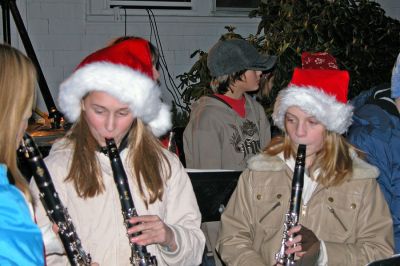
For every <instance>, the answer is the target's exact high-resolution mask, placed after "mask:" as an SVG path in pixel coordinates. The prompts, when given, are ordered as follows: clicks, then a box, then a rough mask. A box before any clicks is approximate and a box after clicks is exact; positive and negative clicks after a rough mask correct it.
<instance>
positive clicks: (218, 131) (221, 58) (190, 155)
mask: <svg viewBox="0 0 400 266" xmlns="http://www.w3.org/2000/svg"><path fill="white" fill-rule="evenodd" d="M275 62H276V57H275V56H265V55H261V54H259V53H258V52H257V50H256V48H254V47H253V46H252V45H251V44H250V43H248V42H247V41H245V40H241V39H232V40H224V41H219V42H218V43H217V44H215V45H214V46H213V47H212V48H211V50H210V51H209V54H208V58H207V66H208V68H209V70H210V74H211V76H212V81H211V87H212V89H213V91H214V92H215V94H214V95H211V96H203V97H201V98H200V99H199V100H198V101H197V102H196V103H194V104H193V105H192V111H191V114H190V121H189V123H188V125H187V126H186V129H185V131H184V139H183V141H184V152H185V159H186V164H187V167H188V168H197V169H231V170H243V169H244V168H245V167H246V161H247V159H248V158H250V157H251V156H252V155H255V154H256V153H258V152H259V151H260V149H261V148H263V147H265V145H266V144H267V143H268V142H269V140H270V138H271V133H270V125H269V122H268V120H267V118H266V115H265V111H264V109H263V107H262V106H261V105H260V104H259V103H258V102H256V101H255V100H254V99H252V97H250V96H248V95H247V94H246V92H251V91H255V90H257V89H258V88H259V81H260V76H261V73H262V71H267V70H270V69H272V68H273V67H274V65H275Z"/></svg>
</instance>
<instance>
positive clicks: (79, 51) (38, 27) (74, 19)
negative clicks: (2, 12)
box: [11, 0, 400, 111]
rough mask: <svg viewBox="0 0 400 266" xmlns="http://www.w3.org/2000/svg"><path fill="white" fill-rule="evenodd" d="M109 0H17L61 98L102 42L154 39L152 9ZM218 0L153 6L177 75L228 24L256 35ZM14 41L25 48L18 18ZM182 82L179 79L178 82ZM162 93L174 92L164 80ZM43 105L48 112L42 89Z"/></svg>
mask: <svg viewBox="0 0 400 266" xmlns="http://www.w3.org/2000/svg"><path fill="white" fill-rule="evenodd" d="M105 2H106V0H17V6H18V8H19V11H20V13H21V16H22V18H23V20H24V23H25V26H26V28H27V30H28V33H29V36H30V39H31V41H32V44H33V47H34V49H35V52H36V55H37V57H38V60H39V62H40V64H41V67H42V70H43V72H44V75H45V78H46V80H47V83H48V85H49V88H50V90H51V94H52V96H53V98H54V100H55V101H56V99H57V97H58V85H59V84H60V83H61V82H62V81H63V80H64V79H65V78H66V77H68V76H69V75H70V74H71V72H72V71H73V69H74V68H75V66H76V65H77V64H78V63H79V62H80V61H81V60H82V59H83V58H84V57H85V56H86V55H88V54H89V53H90V52H92V51H94V50H96V49H99V48H101V47H103V46H104V45H105V44H106V43H107V42H109V41H110V40H111V39H112V38H115V37H118V36H122V35H124V34H125V32H126V34H127V35H137V36H141V37H144V38H147V39H151V40H152V42H153V43H155V38H154V34H152V31H151V27H150V22H149V18H148V14H147V12H146V11H145V10H133V11H132V10H128V12H127V13H128V16H127V17H126V22H125V16H124V15H125V14H124V11H123V10H119V11H118V10H111V9H107V8H105ZM378 2H380V3H381V4H382V6H383V7H384V8H385V9H386V10H387V12H388V14H390V15H392V16H394V17H396V18H400V13H399V10H400V1H397V0H379V1H378ZM212 3H213V0H194V8H193V10H192V11H181V12H180V13H179V12H176V11H174V12H168V11H165V10H164V11H162V10H161V11H160V10H153V12H154V15H155V20H156V22H157V26H158V33H159V38H160V41H161V44H162V48H163V52H164V55H165V59H166V62H167V64H168V69H169V71H170V75H171V76H172V77H175V76H176V75H179V74H182V73H184V72H186V71H188V70H189V69H190V67H191V66H192V65H193V63H194V61H195V60H196V58H193V59H191V58H190V54H191V53H192V52H193V51H195V50H197V49H202V50H205V51H207V50H208V49H209V48H210V47H211V46H212V45H213V44H214V43H215V42H216V41H217V40H218V38H219V37H220V36H221V34H223V33H226V30H225V29H224V27H225V26H226V25H234V26H235V27H236V30H235V31H236V32H237V33H239V34H242V35H243V36H248V35H249V34H254V33H255V32H256V29H257V25H258V22H259V20H258V19H256V18H253V19H250V18H248V17H247V13H242V14H236V13H229V12H228V13H226V12H219V13H218V12H214V11H213V8H212ZM11 25H12V31H11V33H12V39H11V41H12V45H13V46H15V47H17V48H20V49H21V50H23V45H22V42H21V40H19V37H18V34H17V31H16V28H15V26H14V23H13V20H12V21H11ZM176 83H177V81H176ZM162 88H163V98H164V99H165V101H167V102H170V101H171V99H172V97H171V94H170V93H169V92H168V90H167V89H166V86H165V84H164V82H162ZM37 105H38V107H39V108H40V109H41V110H43V111H47V110H46V107H45V104H44V102H43V99H42V97H41V94H40V93H39V97H38V103H37Z"/></svg>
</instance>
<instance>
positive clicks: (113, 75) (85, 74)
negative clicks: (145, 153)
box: [58, 39, 172, 136]
mask: <svg viewBox="0 0 400 266" xmlns="http://www.w3.org/2000/svg"><path fill="white" fill-rule="evenodd" d="M151 77H152V63H151V55H150V49H149V45H148V42H147V41H146V40H142V39H130V40H125V41H123V42H120V43H117V44H114V45H111V46H108V47H106V48H103V49H101V50H98V51H96V52H94V53H92V54H91V55H89V56H88V57H86V58H85V59H84V60H83V61H82V62H81V63H80V64H79V65H78V67H77V68H76V70H75V71H74V72H73V73H72V74H71V76H70V77H69V78H67V79H66V80H65V81H64V82H63V83H62V84H61V85H60V92H59V97H58V103H59V107H60V110H61V111H62V112H63V113H64V114H65V116H66V117H67V119H68V120H69V121H70V122H75V121H76V120H77V119H78V118H79V116H80V114H81V99H82V98H83V97H84V96H85V95H87V94H88V93H89V92H91V91H103V92H106V93H108V94H110V95H111V96H113V97H115V98H116V99H118V100H119V101H121V102H123V103H126V104H128V105H129V108H130V110H131V111H132V113H133V115H134V117H137V118H139V119H141V120H142V121H143V122H144V123H145V124H147V125H148V126H149V127H150V129H151V130H152V132H153V134H154V135H155V136H161V135H163V134H164V133H166V132H167V131H168V130H169V129H170V128H171V125H172V123H171V114H170V108H169V106H167V105H166V104H164V103H163V102H162V101H161V98H160V97H161V89H160V87H159V86H158V85H157V83H156V82H155V81H153V80H152V78H151Z"/></svg>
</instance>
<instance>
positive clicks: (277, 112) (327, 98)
mask: <svg viewBox="0 0 400 266" xmlns="http://www.w3.org/2000/svg"><path fill="white" fill-rule="evenodd" d="M349 80H350V77H349V73H348V72H347V71H342V70H334V69H332V68H330V69H300V68H296V69H295V70H294V73H293V77H292V80H291V82H290V83H289V85H288V87H287V88H286V89H283V90H282V91H280V92H279V95H278V97H277V99H276V102H275V105H274V112H273V114H272V117H273V119H274V122H275V125H276V126H278V127H279V128H280V129H282V130H285V113H286V111H287V109H288V108H289V107H291V106H297V107H299V108H301V109H302V110H303V111H305V112H307V113H308V114H310V115H312V116H314V117H315V118H316V119H317V120H318V121H320V122H321V123H322V124H323V125H324V126H325V127H326V128H327V129H328V130H330V131H333V132H337V133H339V134H343V133H345V132H346V130H347V129H348V127H349V126H350V125H351V123H352V115H353V107H352V106H351V105H350V104H348V103H347V92H348V85H349Z"/></svg>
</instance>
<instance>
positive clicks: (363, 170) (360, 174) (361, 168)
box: [247, 151, 379, 179]
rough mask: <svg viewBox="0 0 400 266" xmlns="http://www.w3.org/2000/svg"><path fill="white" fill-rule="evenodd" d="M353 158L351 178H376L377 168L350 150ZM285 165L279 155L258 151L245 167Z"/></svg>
mask: <svg viewBox="0 0 400 266" xmlns="http://www.w3.org/2000/svg"><path fill="white" fill-rule="evenodd" d="M351 155H352V158H353V175H352V179H368V178H377V177H378V175H379V170H378V168H376V167H375V166H373V165H371V164H369V163H367V162H366V161H364V160H362V159H361V158H359V157H358V156H357V154H356V153H355V152H354V151H352V152H351ZM286 167H287V165H286V163H285V161H283V160H282V159H281V158H279V156H269V155H267V154H264V153H259V154H257V155H255V156H253V157H251V158H250V159H249V160H248V161H247V168H249V169H250V170H251V171H257V172H260V171H273V172H277V171H282V170H283V169H285V168H286Z"/></svg>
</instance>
